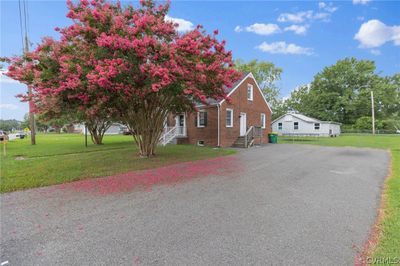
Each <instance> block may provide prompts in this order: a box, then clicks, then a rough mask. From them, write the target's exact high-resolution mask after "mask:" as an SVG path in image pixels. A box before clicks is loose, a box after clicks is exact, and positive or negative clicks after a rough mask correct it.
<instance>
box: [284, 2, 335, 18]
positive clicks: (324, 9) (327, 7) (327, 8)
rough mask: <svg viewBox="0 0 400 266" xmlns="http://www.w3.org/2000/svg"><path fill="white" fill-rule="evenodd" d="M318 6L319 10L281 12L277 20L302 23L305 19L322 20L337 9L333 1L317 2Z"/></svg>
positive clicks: (329, 16)
mask: <svg viewBox="0 0 400 266" xmlns="http://www.w3.org/2000/svg"><path fill="white" fill-rule="evenodd" d="M318 8H319V9H320V11H321V12H316V11H314V10H307V11H299V12H296V13H282V14H280V15H279V17H278V19H277V20H278V22H291V23H303V22H305V21H310V22H311V21H314V20H322V21H325V22H327V21H329V20H330V18H331V15H332V13H334V12H335V11H336V10H338V7H336V6H334V5H333V3H331V2H329V3H325V2H319V3H318Z"/></svg>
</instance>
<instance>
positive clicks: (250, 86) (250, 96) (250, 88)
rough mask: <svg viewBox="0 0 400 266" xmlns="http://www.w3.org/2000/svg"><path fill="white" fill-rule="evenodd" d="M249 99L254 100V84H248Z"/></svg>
mask: <svg viewBox="0 0 400 266" xmlns="http://www.w3.org/2000/svg"><path fill="white" fill-rule="evenodd" d="M247 100H249V101H252V100H253V85H252V84H247Z"/></svg>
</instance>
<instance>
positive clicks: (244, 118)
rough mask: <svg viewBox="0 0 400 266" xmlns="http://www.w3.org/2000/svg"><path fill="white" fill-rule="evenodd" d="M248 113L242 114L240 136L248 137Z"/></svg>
mask: <svg viewBox="0 0 400 266" xmlns="http://www.w3.org/2000/svg"><path fill="white" fill-rule="evenodd" d="M246 130H247V128H246V113H240V136H244V135H246Z"/></svg>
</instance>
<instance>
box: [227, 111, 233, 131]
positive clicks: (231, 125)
mask: <svg viewBox="0 0 400 266" xmlns="http://www.w3.org/2000/svg"><path fill="white" fill-rule="evenodd" d="M228 111H231V124H230V125H228V124H226V119H225V125H226V127H233V109H231V108H226V112H227V113H228Z"/></svg>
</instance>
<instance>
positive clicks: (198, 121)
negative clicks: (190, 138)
mask: <svg viewBox="0 0 400 266" xmlns="http://www.w3.org/2000/svg"><path fill="white" fill-rule="evenodd" d="M204 112H205V111H203V110H200V111H198V112H197V127H205V126H204V125H200V113H204Z"/></svg>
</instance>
